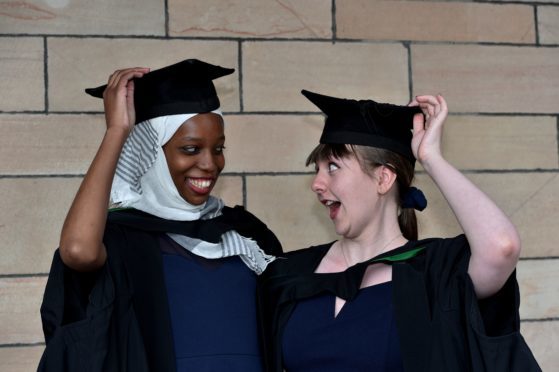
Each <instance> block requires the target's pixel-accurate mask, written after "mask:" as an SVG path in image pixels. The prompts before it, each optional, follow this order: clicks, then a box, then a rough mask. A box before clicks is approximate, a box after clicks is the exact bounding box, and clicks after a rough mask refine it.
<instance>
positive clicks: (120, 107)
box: [103, 67, 149, 133]
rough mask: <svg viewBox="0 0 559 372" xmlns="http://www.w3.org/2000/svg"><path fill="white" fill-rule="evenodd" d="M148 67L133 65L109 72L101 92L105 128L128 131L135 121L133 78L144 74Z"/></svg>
mask: <svg viewBox="0 0 559 372" xmlns="http://www.w3.org/2000/svg"><path fill="white" fill-rule="evenodd" d="M148 72H149V68H145V67H134V68H126V69H123V70H117V71H115V72H114V73H112V74H111V76H110V77H109V81H108V83H107V88H106V89H105V91H104V92H103V103H104V105H105V120H106V122H107V129H110V128H121V129H124V130H125V131H126V133H129V132H130V131H131V130H132V128H133V127H134V123H135V121H136V111H135V108H134V80H133V79H134V78H139V77H142V76H144V74H146V73H148Z"/></svg>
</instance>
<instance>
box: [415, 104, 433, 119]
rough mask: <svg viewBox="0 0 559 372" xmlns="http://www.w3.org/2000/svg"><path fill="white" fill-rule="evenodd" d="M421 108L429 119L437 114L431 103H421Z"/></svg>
mask: <svg viewBox="0 0 559 372" xmlns="http://www.w3.org/2000/svg"><path fill="white" fill-rule="evenodd" d="M419 107H420V108H421V110H422V111H423V113H424V114H425V115H427V116H429V117H431V116H433V115H434V114H435V110H434V107H433V105H431V104H429V103H421V102H420V103H419Z"/></svg>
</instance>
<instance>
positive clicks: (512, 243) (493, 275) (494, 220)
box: [423, 157, 520, 298]
mask: <svg viewBox="0 0 559 372" xmlns="http://www.w3.org/2000/svg"><path fill="white" fill-rule="evenodd" d="M423 166H424V168H425V170H426V171H427V173H428V174H429V175H430V176H431V177H432V179H433V180H434V182H435V183H436V185H437V186H438V188H439V189H440V191H441V192H442V194H443V196H444V197H445V199H446V200H447V202H448V204H449V206H450V208H451V209H452V211H453V212H454V214H455V216H456V218H457V220H458V222H459V223H460V226H461V227H462V229H463V231H464V233H465V234H466V237H467V238H468V242H469V244H470V249H471V253H472V256H471V258H470V266H469V269H468V272H469V274H470V276H471V278H472V281H473V282H474V286H475V288H476V293H477V295H478V297H480V298H482V297H487V296H490V295H492V294H494V293H496V292H497V291H498V290H499V289H500V288H501V287H502V285H503V284H504V283H505V281H506V280H507V278H508V277H509V275H510V274H511V272H512V271H513V270H514V267H515V266H516V263H517V261H518V256H519V254H520V239H519V236H518V232H517V230H516V228H515V227H514V225H513V224H512V222H511V221H510V220H509V218H508V217H507V216H506V215H505V214H504V212H503V211H502V210H501V209H500V208H499V207H498V206H497V205H496V204H495V203H494V202H493V201H492V200H491V199H490V198H489V197H488V196H487V195H486V194H485V193H484V192H483V191H481V190H480V189H479V188H478V187H477V186H475V185H474V184H473V183H472V182H471V181H470V180H468V179H467V178H466V177H465V176H464V175H463V174H462V173H460V172H459V171H458V170H457V169H456V168H454V167H453V166H452V165H450V164H449V163H448V162H447V161H446V160H444V159H443V158H442V157H436V158H435V159H434V160H432V161H430V162H426V163H425V164H423Z"/></svg>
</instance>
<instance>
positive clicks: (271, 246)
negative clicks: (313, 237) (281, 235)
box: [221, 205, 283, 256]
mask: <svg viewBox="0 0 559 372" xmlns="http://www.w3.org/2000/svg"><path fill="white" fill-rule="evenodd" d="M221 217H223V222H224V223H226V224H227V225H229V226H231V227H232V228H233V229H234V230H235V231H236V232H238V233H239V234H240V235H242V236H244V237H247V238H251V239H254V240H255V241H256V242H257V243H258V246H259V247H260V248H262V249H263V250H264V251H265V252H266V253H267V254H271V255H274V256H281V255H282V254H283V248H282V246H281V243H280V241H279V240H278V238H277V237H276V235H275V234H274V233H273V232H272V230H270V229H269V228H268V226H266V224H265V223H264V222H263V221H262V220H260V219H259V218H258V217H256V216H255V215H254V214H252V213H250V212H249V211H247V210H246V209H245V208H244V207H243V206H240V205H236V206H235V207H228V206H225V207H223V210H222V216H221Z"/></svg>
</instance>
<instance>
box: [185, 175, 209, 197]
mask: <svg viewBox="0 0 559 372" xmlns="http://www.w3.org/2000/svg"><path fill="white" fill-rule="evenodd" d="M214 181H215V180H214V179H213V178H187V183H188V185H189V186H190V188H191V189H192V190H193V191H195V192H196V193H198V194H207V193H209V192H210V191H211V190H212V187H213V184H214Z"/></svg>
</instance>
